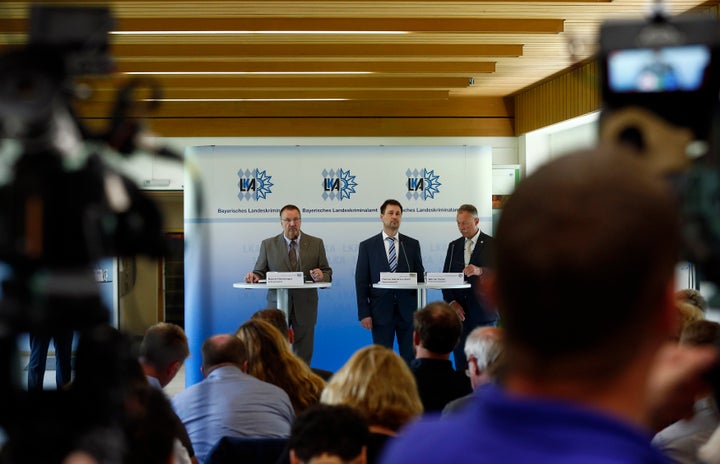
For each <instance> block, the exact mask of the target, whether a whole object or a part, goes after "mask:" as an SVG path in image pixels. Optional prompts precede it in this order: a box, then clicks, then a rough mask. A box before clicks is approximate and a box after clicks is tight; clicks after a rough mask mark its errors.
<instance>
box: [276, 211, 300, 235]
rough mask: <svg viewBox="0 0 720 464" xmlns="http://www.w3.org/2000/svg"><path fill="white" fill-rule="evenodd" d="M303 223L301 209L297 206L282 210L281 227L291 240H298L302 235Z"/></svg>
mask: <svg viewBox="0 0 720 464" xmlns="http://www.w3.org/2000/svg"><path fill="white" fill-rule="evenodd" d="M301 222H302V219H301V218H300V208H298V207H297V206H295V205H285V206H283V207H282V208H281V209H280V226H281V227H282V230H283V234H285V236H286V237H287V238H289V239H290V240H293V239H296V238H297V237H298V235H300V226H301Z"/></svg>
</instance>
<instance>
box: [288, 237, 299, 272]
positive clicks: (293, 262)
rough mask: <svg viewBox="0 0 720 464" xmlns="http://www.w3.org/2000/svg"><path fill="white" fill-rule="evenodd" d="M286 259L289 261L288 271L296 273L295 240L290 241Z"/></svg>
mask: <svg viewBox="0 0 720 464" xmlns="http://www.w3.org/2000/svg"><path fill="white" fill-rule="evenodd" d="M288 259H289V260H290V270H291V271H297V270H298V268H297V267H298V259H297V242H296V241H295V240H290V251H288Z"/></svg>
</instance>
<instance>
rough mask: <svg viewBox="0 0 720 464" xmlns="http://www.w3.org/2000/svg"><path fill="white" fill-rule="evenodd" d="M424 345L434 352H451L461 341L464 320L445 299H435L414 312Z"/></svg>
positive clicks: (416, 325)
mask: <svg viewBox="0 0 720 464" xmlns="http://www.w3.org/2000/svg"><path fill="white" fill-rule="evenodd" d="M413 326H414V329H415V332H417V333H418V335H419V336H420V343H422V346H423V347H424V348H425V349H427V350H428V351H430V352H432V353H438V354H446V353H450V352H451V351H452V350H453V349H455V347H456V346H457V344H458V342H460V334H461V333H462V321H461V320H460V317H459V316H458V315H457V313H456V312H455V311H454V310H453V309H452V308H451V307H450V305H449V304H447V303H445V302H444V301H435V302H433V303H430V304H428V305H427V306H425V307H424V308H422V309H421V310H419V311H416V312H415V314H413Z"/></svg>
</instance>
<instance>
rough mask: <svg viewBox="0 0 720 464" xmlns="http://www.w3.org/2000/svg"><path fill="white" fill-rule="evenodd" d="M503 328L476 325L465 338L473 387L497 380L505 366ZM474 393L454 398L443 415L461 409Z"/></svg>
mask: <svg viewBox="0 0 720 464" xmlns="http://www.w3.org/2000/svg"><path fill="white" fill-rule="evenodd" d="M503 338H504V335H503V329H501V328H500V327H489V326H484V327H476V328H475V329H474V330H473V331H472V332H470V335H468V338H467V340H465V357H466V358H467V364H468V370H467V375H468V377H470V385H472V389H473V391H474V390H477V389H478V388H480V387H481V386H483V385H485V384H487V383H490V382H495V381H497V380H498V379H499V378H500V376H501V375H502V370H503V367H504V362H503V361H504V355H503ZM472 397H473V394H472V393H471V394H468V395H465V396H463V397H461V398H458V399H456V400H453V401H451V402H449V403H448V404H447V406H445V407H444V408H443V411H442V412H443V415H445V414H450V413H453V412H455V411H459V410H461V409H462V408H464V407H466V406H467V405H468V404H469V403H470V401H471V400H472Z"/></svg>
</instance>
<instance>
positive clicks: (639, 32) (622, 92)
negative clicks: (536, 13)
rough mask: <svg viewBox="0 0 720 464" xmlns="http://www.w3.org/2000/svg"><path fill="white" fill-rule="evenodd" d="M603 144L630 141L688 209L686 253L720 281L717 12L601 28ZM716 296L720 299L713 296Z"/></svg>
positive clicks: (609, 24) (657, 17)
mask: <svg viewBox="0 0 720 464" xmlns="http://www.w3.org/2000/svg"><path fill="white" fill-rule="evenodd" d="M599 45H600V50H599V55H600V70H601V79H600V80H601V92H602V100H603V108H602V111H601V115H600V123H599V130H600V133H599V138H600V142H601V143H602V144H608V145H623V146H625V147H630V148H631V149H632V150H633V151H634V153H635V154H636V156H637V157H638V159H640V160H641V161H643V162H644V164H645V166H647V169H649V170H651V171H653V172H656V173H658V174H659V175H662V176H665V177H666V178H667V179H668V181H669V182H670V183H671V184H672V186H673V188H674V189H675V191H676V192H677V195H678V197H679V199H680V201H681V204H682V208H683V232H684V238H685V246H684V256H683V257H682V258H684V259H685V260H687V261H689V262H691V263H693V264H695V265H696V269H697V270H698V274H699V276H700V280H705V281H711V282H713V283H715V284H720V144H719V143H718V142H719V141H720V139H718V135H719V134H720V131H719V130H718V129H720V127H718V123H719V121H720V118H718V116H719V115H720V112H719V111H718V110H719V109H720V105H719V100H718V93H719V92H720V25H719V24H718V21H717V19H715V18H713V17H711V16H694V15H684V16H677V17H672V18H668V17H665V16H663V15H662V14H660V13H658V14H656V15H655V16H653V17H651V18H650V19H649V20H646V21H640V20H613V21H607V22H605V23H604V24H603V25H602V26H601V29H600V39H599ZM711 302H712V301H711Z"/></svg>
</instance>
